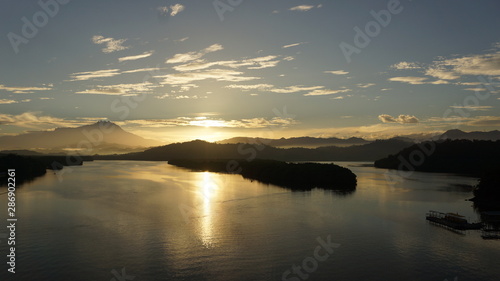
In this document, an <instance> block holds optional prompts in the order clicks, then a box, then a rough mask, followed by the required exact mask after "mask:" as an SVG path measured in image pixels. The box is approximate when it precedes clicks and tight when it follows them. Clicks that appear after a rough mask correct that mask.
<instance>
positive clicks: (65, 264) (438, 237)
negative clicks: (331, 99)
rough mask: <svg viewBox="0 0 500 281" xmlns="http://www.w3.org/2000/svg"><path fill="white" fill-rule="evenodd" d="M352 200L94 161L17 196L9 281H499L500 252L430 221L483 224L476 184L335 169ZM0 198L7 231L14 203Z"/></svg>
mask: <svg viewBox="0 0 500 281" xmlns="http://www.w3.org/2000/svg"><path fill="white" fill-rule="evenodd" d="M337 164H339V165H342V166H345V167H348V168H349V169H351V170H352V171H353V172H354V173H355V174H356V175H357V176H358V187H357V189H356V191H355V192H353V193H351V194H339V193H336V192H332V191H326V190H317V189H314V190H312V191H309V192H292V191H290V190H287V189H283V188H280V187H277V186H272V185H265V184H261V183H259V182H256V181H253V182H252V181H249V180H246V179H243V178H242V177H241V176H239V175H227V174H216V173H209V172H190V171H187V170H184V169H181V168H177V167H174V166H171V165H168V164H167V163H165V162H134V161H95V162H85V163H84V165H83V166H78V167H65V168H64V169H63V170H62V171H59V172H57V173H53V172H49V173H48V174H47V175H45V176H43V177H41V178H38V179H36V180H35V181H33V182H30V183H27V184H24V185H23V186H20V187H18V189H17V191H16V204H17V206H16V214H17V218H18V221H17V223H16V273H15V274H11V273H8V272H7V268H8V265H7V264H6V261H7V258H6V254H5V253H7V254H8V250H9V249H8V247H10V246H7V241H6V237H5V235H6V234H7V231H6V228H5V227H2V229H4V230H3V231H2V230H0V235H2V234H3V236H0V240H1V243H0V253H1V256H3V260H4V261H3V262H2V263H1V264H2V266H0V270H1V272H0V280H56V281H57V280H61V281H62V280H72V281H74V280H103V281H108V280H116V281H119V280H135V281H142V280H293V281H298V280H384V281H388V280H399V281H401V280H408V281H409V280H436V281H443V280H449V281H451V280H460V281H465V280H474V281H481V280H498V277H500V267H499V266H498V261H499V260H500V241H495V240H483V239H482V238H481V237H480V232H478V231H468V232H467V233H466V234H465V235H463V234H458V233H455V232H452V231H450V230H447V229H444V228H442V227H439V226H435V225H431V224H430V223H428V222H427V221H426V220H425V214H426V212H427V211H429V210H437V211H444V212H458V213H460V214H462V215H464V216H466V217H467V218H468V219H469V220H470V221H477V220H479V216H478V214H477V213H476V212H475V211H474V209H473V208H472V207H471V202H468V201H465V199H467V198H470V197H471V192H470V189H469V188H467V186H471V185H473V184H476V182H477V179H474V178H467V177H461V176H457V175H452V174H429V173H418V172H415V173H411V174H409V175H406V176H407V178H405V179H402V180H401V179H399V180H396V181H394V180H393V179H394V177H392V176H389V177H388V176H387V171H386V170H383V169H376V168H373V167H367V166H364V165H360V164H366V163H359V162H352V163H351V162H337ZM5 191H6V190H5V188H4V189H0V193H2V194H1V195H0V206H5V207H2V208H5V211H2V212H1V216H0V219H1V221H2V223H1V224H5V225H7V222H6V219H7V217H6V215H7V212H6V209H7V194H5Z"/></svg>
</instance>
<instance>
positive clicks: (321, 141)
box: [217, 137, 370, 148]
mask: <svg viewBox="0 0 500 281" xmlns="http://www.w3.org/2000/svg"><path fill="white" fill-rule="evenodd" d="M217 143H221V144H237V143H248V144H264V145H269V146H274V147H280V148H290V147H306V148H316V147H321V146H351V145H362V144H367V143H370V142H369V141H367V140H364V139H362V138H355V137H352V138H348V139H339V138H314V137H297V138H281V139H268V138H245V137H235V138H230V139H226V140H221V141H218V142H217Z"/></svg>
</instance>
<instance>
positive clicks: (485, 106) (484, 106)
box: [450, 105, 493, 111]
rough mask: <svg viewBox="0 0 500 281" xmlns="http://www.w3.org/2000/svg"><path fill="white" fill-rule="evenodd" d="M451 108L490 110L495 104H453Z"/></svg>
mask: <svg viewBox="0 0 500 281" xmlns="http://www.w3.org/2000/svg"><path fill="white" fill-rule="evenodd" d="M450 107H451V108H459V109H467V110H469V111H488V110H490V109H492V108H493V106H487V105H466V106H464V105H452V106H450Z"/></svg>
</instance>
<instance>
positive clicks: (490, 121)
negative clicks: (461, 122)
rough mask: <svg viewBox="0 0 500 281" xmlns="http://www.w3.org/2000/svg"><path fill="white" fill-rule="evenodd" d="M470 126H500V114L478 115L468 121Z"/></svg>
mask: <svg viewBox="0 0 500 281" xmlns="http://www.w3.org/2000/svg"><path fill="white" fill-rule="evenodd" d="M467 125H469V126H491V127H498V126H500V116H477V117H474V118H473V120H471V121H469V122H467Z"/></svg>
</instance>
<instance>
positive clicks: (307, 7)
mask: <svg viewBox="0 0 500 281" xmlns="http://www.w3.org/2000/svg"><path fill="white" fill-rule="evenodd" d="M314 7H315V6H314V5H299V6H295V7H291V8H290V9H289V10H290V11H299V12H307V11H309V10H311V9H314ZM321 7H323V5H318V6H316V8H321Z"/></svg>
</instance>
